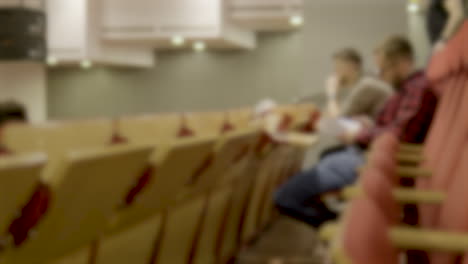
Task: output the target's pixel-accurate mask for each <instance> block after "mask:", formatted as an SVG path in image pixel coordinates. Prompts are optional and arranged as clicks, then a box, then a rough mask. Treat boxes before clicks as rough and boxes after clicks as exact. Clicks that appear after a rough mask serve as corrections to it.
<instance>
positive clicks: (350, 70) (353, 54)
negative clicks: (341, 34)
mask: <svg viewBox="0 0 468 264" xmlns="http://www.w3.org/2000/svg"><path fill="white" fill-rule="evenodd" d="M333 62H334V67H335V74H336V75H337V77H338V78H339V79H340V80H341V81H343V82H345V83H346V82H349V81H351V80H353V79H354V78H356V77H357V76H359V75H360V74H361V72H362V57H361V55H360V54H359V52H358V51H357V50H355V49H353V48H345V49H342V50H339V51H337V52H336V53H335V54H334V55H333Z"/></svg>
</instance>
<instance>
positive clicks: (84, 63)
mask: <svg viewBox="0 0 468 264" xmlns="http://www.w3.org/2000/svg"><path fill="white" fill-rule="evenodd" d="M80 65H81V68H83V69H89V68H91V67H93V62H92V61H90V60H83V61H81V63H80Z"/></svg>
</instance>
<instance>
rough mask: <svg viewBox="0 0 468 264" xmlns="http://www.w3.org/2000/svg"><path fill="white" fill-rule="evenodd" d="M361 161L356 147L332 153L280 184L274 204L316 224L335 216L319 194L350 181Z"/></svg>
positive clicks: (282, 210)
mask: <svg viewBox="0 0 468 264" xmlns="http://www.w3.org/2000/svg"><path fill="white" fill-rule="evenodd" d="M362 164H364V157H363V153H362V151H361V150H360V149H359V148H357V147H354V146H350V147H347V148H346V149H344V150H342V151H339V152H335V153H332V154H330V155H328V156H326V157H325V158H324V159H322V160H321V161H320V162H319V163H318V164H317V166H315V167H314V168H312V169H310V170H306V171H303V172H301V173H299V174H297V175H295V176H294V177H292V178H291V179H290V180H289V181H288V182H286V183H285V184H284V185H283V186H281V187H280V188H279V190H278V191H277V192H276V194H275V204H276V206H277V208H278V209H279V210H280V212H282V213H283V214H285V215H288V216H291V217H293V218H296V219H298V220H300V221H303V222H305V223H307V224H309V225H312V226H315V227H317V226H319V225H321V224H322V223H323V222H324V221H327V220H330V219H333V218H334V217H336V216H335V214H334V213H332V212H331V211H330V210H328V209H327V208H326V206H325V205H323V203H321V201H320V195H321V194H323V193H326V192H330V191H335V190H339V189H342V188H343V187H345V186H347V185H350V184H353V183H354V182H355V181H356V178H357V172H356V169H357V168H358V167H359V166H361V165H362Z"/></svg>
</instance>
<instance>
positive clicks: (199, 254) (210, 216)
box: [190, 185, 233, 264]
mask: <svg viewBox="0 0 468 264" xmlns="http://www.w3.org/2000/svg"><path fill="white" fill-rule="evenodd" d="M232 187H233V186H232V185H225V186H219V187H218V188H216V189H214V190H213V191H211V192H210V193H209V194H208V195H207V196H206V197H207V204H206V205H205V208H204V210H205V211H204V213H203V220H204V221H203V223H202V225H201V226H200V229H198V234H197V238H196V241H194V245H193V248H192V251H191V255H190V258H191V260H190V263H195V264H206V263H217V262H216V261H217V243H218V238H219V236H220V234H219V233H220V232H223V231H224V230H222V229H223V225H224V224H225V221H226V219H225V217H226V213H227V212H226V210H228V209H229V205H230V204H229V202H230V201H231V197H232V195H233V193H232V192H233V188H232Z"/></svg>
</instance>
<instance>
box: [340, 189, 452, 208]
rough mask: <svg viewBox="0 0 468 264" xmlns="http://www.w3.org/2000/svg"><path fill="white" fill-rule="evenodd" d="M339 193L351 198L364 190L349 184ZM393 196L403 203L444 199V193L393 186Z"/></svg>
mask: <svg viewBox="0 0 468 264" xmlns="http://www.w3.org/2000/svg"><path fill="white" fill-rule="evenodd" d="M341 195H342V197H343V198H344V199H346V200H352V199H355V198H357V197H360V196H362V195H364V191H363V190H362V187H360V186H350V187H346V188H345V189H344V190H343V191H342V193H341ZM393 197H394V198H395V200H396V201H397V202H399V203H403V204H441V203H442V202H443V201H444V200H445V197H446V194H445V193H444V192H438V191H424V190H417V189H413V188H395V189H393Z"/></svg>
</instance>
